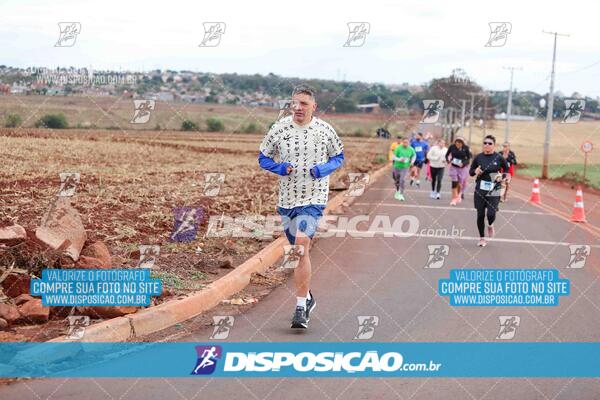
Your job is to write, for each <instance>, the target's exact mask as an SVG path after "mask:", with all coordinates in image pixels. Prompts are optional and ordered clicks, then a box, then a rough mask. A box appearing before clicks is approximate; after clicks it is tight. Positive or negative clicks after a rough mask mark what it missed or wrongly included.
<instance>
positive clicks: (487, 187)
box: [479, 180, 494, 191]
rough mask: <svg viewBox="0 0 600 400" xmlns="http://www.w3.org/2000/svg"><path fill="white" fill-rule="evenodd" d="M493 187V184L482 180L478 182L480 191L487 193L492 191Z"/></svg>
mask: <svg viewBox="0 0 600 400" xmlns="http://www.w3.org/2000/svg"><path fill="white" fill-rule="evenodd" d="M493 187H494V184H493V183H492V182H490V181H484V180H481V181H479V188H480V189H481V190H488V191H489V190H492V188H493Z"/></svg>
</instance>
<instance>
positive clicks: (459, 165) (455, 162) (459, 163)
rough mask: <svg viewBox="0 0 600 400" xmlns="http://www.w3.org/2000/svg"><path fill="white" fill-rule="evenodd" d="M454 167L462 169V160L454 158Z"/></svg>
mask: <svg viewBox="0 0 600 400" xmlns="http://www.w3.org/2000/svg"><path fill="white" fill-rule="evenodd" d="M452 165H456V166H457V167H462V160H460V159H458V158H453V159H452Z"/></svg>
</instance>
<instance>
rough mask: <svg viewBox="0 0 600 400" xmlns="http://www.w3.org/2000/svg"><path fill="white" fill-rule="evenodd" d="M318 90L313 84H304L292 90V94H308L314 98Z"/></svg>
mask: <svg viewBox="0 0 600 400" xmlns="http://www.w3.org/2000/svg"><path fill="white" fill-rule="evenodd" d="M316 92H317V91H316V90H315V89H314V88H313V87H312V86H309V85H304V84H302V85H298V86H296V87H295V88H294V90H293V91H292V96H293V95H295V94H307V95H309V96H310V97H311V98H312V99H313V100H314V99H315V93H316Z"/></svg>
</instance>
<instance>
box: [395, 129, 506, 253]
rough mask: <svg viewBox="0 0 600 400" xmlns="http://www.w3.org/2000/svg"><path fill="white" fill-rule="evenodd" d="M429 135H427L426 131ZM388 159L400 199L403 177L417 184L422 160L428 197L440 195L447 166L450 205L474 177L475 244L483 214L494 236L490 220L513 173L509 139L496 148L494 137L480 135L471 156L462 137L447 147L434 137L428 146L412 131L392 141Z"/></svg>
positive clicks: (481, 241)
mask: <svg viewBox="0 0 600 400" xmlns="http://www.w3.org/2000/svg"><path fill="white" fill-rule="evenodd" d="M428 136H429V137H431V136H430V135H428ZM390 159H391V161H392V162H393V170H392V177H393V179H394V185H395V187H396V193H395V195H394V197H395V198H396V199H397V200H400V201H404V200H405V197H404V190H405V185H404V181H405V179H406V176H407V175H409V176H410V185H411V186H413V184H416V186H417V187H420V184H421V182H420V175H421V169H422V168H423V167H424V165H425V164H426V167H427V179H428V180H430V181H431V193H430V196H429V197H431V198H432V199H438V200H439V199H440V198H441V188H442V179H443V177H444V170H445V168H446V167H448V175H449V176H450V180H451V182H452V199H451V201H450V205H451V206H456V205H457V204H459V203H460V202H462V201H463V200H464V198H465V190H466V188H467V183H468V178H469V176H472V177H475V190H474V194H473V196H474V207H475V209H476V210H477V229H478V231H479V238H480V239H479V242H478V243H477V244H478V246H481V247H484V246H486V244H487V242H486V240H485V217H486V216H487V220H488V229H487V233H488V236H489V237H493V236H494V221H495V219H496V212H497V211H498V205H499V203H500V202H504V201H506V199H507V195H508V189H509V187H510V179H511V178H512V176H513V175H514V171H515V165H516V164H517V157H516V156H515V153H514V152H513V151H512V150H511V149H510V144H509V143H504V144H503V145H502V150H501V151H500V152H496V138H495V137H494V136H492V135H487V136H486V137H485V138H484V139H483V151H482V152H481V153H480V154H478V155H477V156H475V157H473V155H472V153H471V149H470V148H469V146H468V145H467V144H466V143H465V139H464V138H463V137H461V136H457V137H456V138H455V139H454V143H452V144H451V145H450V146H449V147H448V148H446V143H445V141H444V140H443V139H437V140H435V143H434V144H433V146H431V147H429V141H428V140H427V139H425V138H424V135H423V134H422V133H420V132H419V133H416V135H415V138H414V139H413V140H411V141H410V142H409V140H408V138H402V137H401V138H400V142H399V143H398V142H395V143H392V145H391V147H390Z"/></svg>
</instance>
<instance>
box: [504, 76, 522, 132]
mask: <svg viewBox="0 0 600 400" xmlns="http://www.w3.org/2000/svg"><path fill="white" fill-rule="evenodd" d="M503 69H508V70H510V90H509V91H508V104H507V105H506V125H505V129H504V142H508V135H509V133H510V116H511V115H512V114H511V112H512V92H513V74H514V72H515V70H519V71H520V70H521V69H522V68H520V67H519V68H515V67H503Z"/></svg>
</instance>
